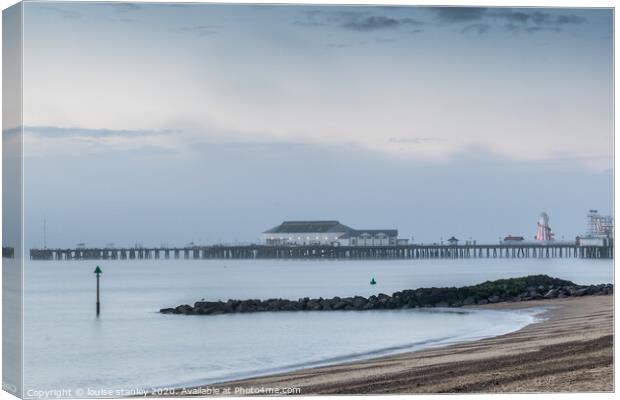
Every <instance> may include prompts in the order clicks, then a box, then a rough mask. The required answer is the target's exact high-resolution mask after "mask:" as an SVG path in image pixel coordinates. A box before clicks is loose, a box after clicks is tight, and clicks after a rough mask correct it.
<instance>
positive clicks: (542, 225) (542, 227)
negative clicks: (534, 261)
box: [534, 212, 553, 242]
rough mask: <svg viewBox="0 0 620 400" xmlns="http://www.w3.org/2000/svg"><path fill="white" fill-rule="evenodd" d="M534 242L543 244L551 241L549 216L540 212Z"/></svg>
mask: <svg viewBox="0 0 620 400" xmlns="http://www.w3.org/2000/svg"><path fill="white" fill-rule="evenodd" d="M534 240H539V241H543V242H546V241H549V240H553V233H552V232H551V227H550V226H549V216H548V215H547V213H546V212H542V213H541V214H540V217H539V218H538V227H537V229H536V236H534Z"/></svg>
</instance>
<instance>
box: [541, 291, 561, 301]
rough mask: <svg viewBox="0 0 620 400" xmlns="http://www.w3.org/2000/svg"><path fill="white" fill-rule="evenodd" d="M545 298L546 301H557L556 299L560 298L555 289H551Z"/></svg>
mask: <svg viewBox="0 0 620 400" xmlns="http://www.w3.org/2000/svg"><path fill="white" fill-rule="evenodd" d="M543 297H544V298H545V299H555V298H556V297H558V291H557V290H555V289H551V290H549V291H548V292H547V293H546V294H545V295H544V296H543Z"/></svg>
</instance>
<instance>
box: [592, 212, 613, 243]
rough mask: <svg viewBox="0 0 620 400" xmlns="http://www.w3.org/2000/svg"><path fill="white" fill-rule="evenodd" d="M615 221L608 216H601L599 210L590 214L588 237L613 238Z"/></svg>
mask: <svg viewBox="0 0 620 400" xmlns="http://www.w3.org/2000/svg"><path fill="white" fill-rule="evenodd" d="M613 235H614V219H613V217H611V216H608V215H600V214H599V213H598V211H597V210H590V211H589V212H588V231H587V233H586V236H588V237H613Z"/></svg>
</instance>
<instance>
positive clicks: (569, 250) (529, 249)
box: [30, 241, 613, 260]
mask: <svg viewBox="0 0 620 400" xmlns="http://www.w3.org/2000/svg"><path fill="white" fill-rule="evenodd" d="M465 258H613V241H609V243H606V244H605V245H603V246H584V245H579V244H576V243H566V242H563V243H553V242H545V243H540V244H538V243H527V244H512V243H511V244H467V245H438V244H433V245H417V244H408V245H397V246H327V245H305V246H290V245H289V246H272V245H259V244H253V245H212V246H192V247H170V248H118V249H117V248H78V249H31V250H30V259H31V260H158V259H185V260H188V259H193V260H206V259H465Z"/></svg>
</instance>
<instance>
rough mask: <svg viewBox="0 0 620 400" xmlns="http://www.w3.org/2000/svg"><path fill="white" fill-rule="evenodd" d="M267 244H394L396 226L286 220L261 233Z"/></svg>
mask: <svg viewBox="0 0 620 400" xmlns="http://www.w3.org/2000/svg"><path fill="white" fill-rule="evenodd" d="M262 239H263V242H264V243H265V244H267V245H274V246H282V245H301V246H305V245H330V246H394V245H396V244H398V230H397V229H353V228H351V227H348V226H346V225H343V224H341V223H340V222H339V221H284V222H282V223H281V224H280V225H278V226H276V227H273V228H271V229H269V230H267V231H265V232H263V235H262Z"/></svg>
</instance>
